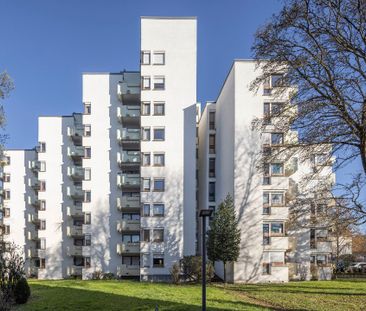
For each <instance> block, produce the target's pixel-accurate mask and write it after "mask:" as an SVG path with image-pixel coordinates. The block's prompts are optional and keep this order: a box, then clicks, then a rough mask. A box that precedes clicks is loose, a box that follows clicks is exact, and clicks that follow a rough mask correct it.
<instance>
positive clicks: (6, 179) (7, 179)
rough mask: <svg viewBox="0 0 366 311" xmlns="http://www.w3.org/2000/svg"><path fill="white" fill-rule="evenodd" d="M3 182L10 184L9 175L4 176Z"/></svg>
mask: <svg viewBox="0 0 366 311" xmlns="http://www.w3.org/2000/svg"><path fill="white" fill-rule="evenodd" d="M4 182H10V173H7V174H4Z"/></svg>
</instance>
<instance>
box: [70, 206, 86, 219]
mask: <svg viewBox="0 0 366 311" xmlns="http://www.w3.org/2000/svg"><path fill="white" fill-rule="evenodd" d="M67 216H69V217H82V216H84V212H83V209H82V207H81V206H80V207H79V206H78V207H77V206H68V207H67Z"/></svg>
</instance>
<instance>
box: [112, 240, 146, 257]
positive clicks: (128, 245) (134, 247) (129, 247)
mask: <svg viewBox="0 0 366 311" xmlns="http://www.w3.org/2000/svg"><path fill="white" fill-rule="evenodd" d="M139 252H140V242H123V243H120V244H117V254H119V255H121V254H124V253H139Z"/></svg>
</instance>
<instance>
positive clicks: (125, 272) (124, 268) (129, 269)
mask: <svg viewBox="0 0 366 311" xmlns="http://www.w3.org/2000/svg"><path fill="white" fill-rule="evenodd" d="M117 275H118V276H139V275H140V266H139V265H121V266H118V267H117Z"/></svg>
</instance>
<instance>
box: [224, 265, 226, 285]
mask: <svg viewBox="0 0 366 311" xmlns="http://www.w3.org/2000/svg"><path fill="white" fill-rule="evenodd" d="M224 284H225V285H226V261H224Z"/></svg>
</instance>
